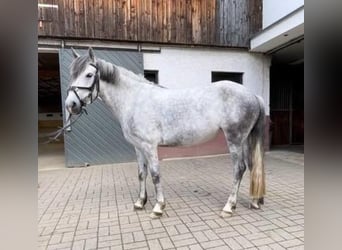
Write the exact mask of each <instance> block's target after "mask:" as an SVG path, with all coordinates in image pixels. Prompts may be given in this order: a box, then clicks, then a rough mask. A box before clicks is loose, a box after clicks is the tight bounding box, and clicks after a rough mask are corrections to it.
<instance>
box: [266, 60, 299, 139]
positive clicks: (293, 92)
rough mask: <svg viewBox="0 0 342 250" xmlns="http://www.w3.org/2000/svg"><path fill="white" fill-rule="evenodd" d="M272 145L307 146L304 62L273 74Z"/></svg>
mask: <svg viewBox="0 0 342 250" xmlns="http://www.w3.org/2000/svg"><path fill="white" fill-rule="evenodd" d="M270 82H271V84H270V115H271V121H272V142H271V145H289V144H304V63H301V64H299V65H280V64H279V65H274V66H272V67H271V71H270Z"/></svg>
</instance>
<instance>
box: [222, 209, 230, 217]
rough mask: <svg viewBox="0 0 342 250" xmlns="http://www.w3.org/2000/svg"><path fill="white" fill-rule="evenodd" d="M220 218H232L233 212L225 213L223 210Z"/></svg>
mask: <svg viewBox="0 0 342 250" xmlns="http://www.w3.org/2000/svg"><path fill="white" fill-rule="evenodd" d="M220 216H221V217H222V218H228V217H232V216H233V212H232V211H224V210H222V212H221V214H220Z"/></svg>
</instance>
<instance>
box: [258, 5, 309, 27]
mask: <svg viewBox="0 0 342 250" xmlns="http://www.w3.org/2000/svg"><path fill="white" fill-rule="evenodd" d="M303 5H304V0H263V11H262V19H263V20H262V28H263V29H264V28H266V27H267V26H269V25H271V24H272V23H274V22H276V21H278V20H279V19H281V18H282V17H284V16H286V15H287V14H289V13H291V12H292V11H294V10H296V9H298V8H299V7H301V6H303Z"/></svg>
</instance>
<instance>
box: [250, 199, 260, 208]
mask: <svg viewBox="0 0 342 250" xmlns="http://www.w3.org/2000/svg"><path fill="white" fill-rule="evenodd" d="M249 208H250V209H260V205H259V203H258V201H257V200H253V201H252V202H251V203H249Z"/></svg>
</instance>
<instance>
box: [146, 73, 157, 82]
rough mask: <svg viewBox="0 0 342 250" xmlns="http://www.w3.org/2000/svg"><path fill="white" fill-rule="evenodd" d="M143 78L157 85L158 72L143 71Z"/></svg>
mask: <svg viewBox="0 0 342 250" xmlns="http://www.w3.org/2000/svg"><path fill="white" fill-rule="evenodd" d="M144 77H145V78H146V79H147V80H149V81H151V82H154V83H155V84H158V70H145V71H144Z"/></svg>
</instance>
